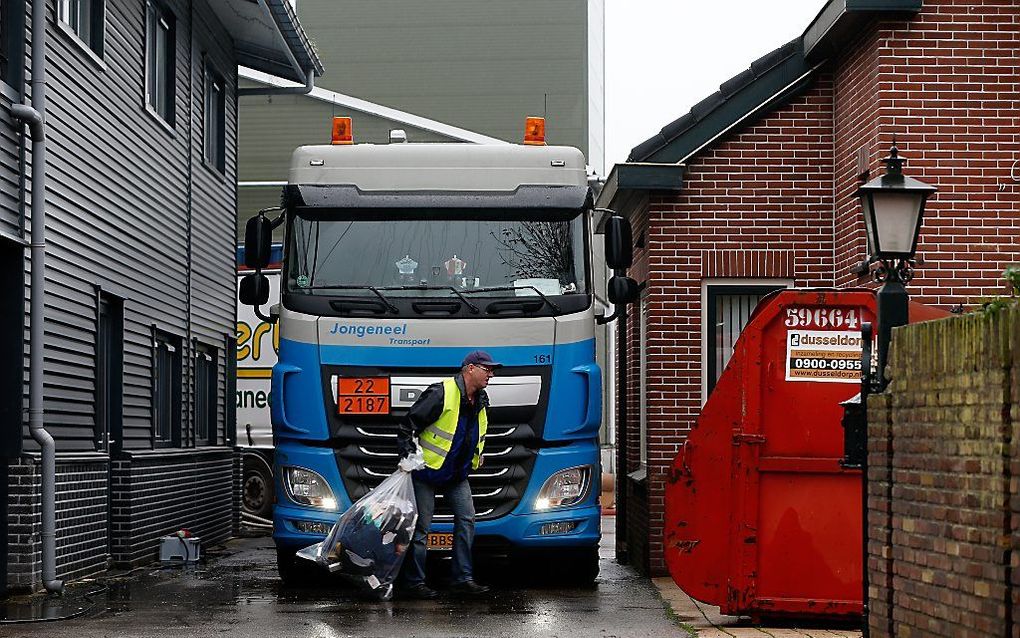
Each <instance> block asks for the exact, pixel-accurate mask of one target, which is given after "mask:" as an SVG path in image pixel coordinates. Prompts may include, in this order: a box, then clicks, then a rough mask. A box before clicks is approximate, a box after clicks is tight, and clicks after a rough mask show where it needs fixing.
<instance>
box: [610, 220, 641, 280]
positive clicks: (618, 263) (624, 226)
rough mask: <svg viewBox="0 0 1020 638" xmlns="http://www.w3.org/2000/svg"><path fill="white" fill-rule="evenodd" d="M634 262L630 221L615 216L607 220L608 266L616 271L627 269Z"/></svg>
mask: <svg viewBox="0 0 1020 638" xmlns="http://www.w3.org/2000/svg"><path fill="white" fill-rule="evenodd" d="M633 260H634V250H633V240H632V238H631V230H630V221H628V220H627V219H624V218H623V217H620V216H619V215H613V216H612V217H610V218H609V219H607V220H606V265H607V266H609V267H610V268H612V269H614V270H619V269H627V268H630V264H631V262H632V261H633Z"/></svg>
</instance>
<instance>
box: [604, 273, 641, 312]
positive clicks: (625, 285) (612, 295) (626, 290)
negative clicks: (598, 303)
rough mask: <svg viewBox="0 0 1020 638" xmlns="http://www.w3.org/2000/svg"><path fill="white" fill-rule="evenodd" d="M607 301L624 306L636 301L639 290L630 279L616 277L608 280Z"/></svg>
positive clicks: (635, 283)
mask: <svg viewBox="0 0 1020 638" xmlns="http://www.w3.org/2000/svg"><path fill="white" fill-rule="evenodd" d="M606 292H607V293H608V294H609V301H611V302H613V303H614V304H618V305H626V304H629V303H634V302H635V301H637V298H638V294H639V290H638V285H637V282H636V281H634V280H633V279H631V278H630V277H621V276H620V275H616V276H615V277H612V278H610V279H609V289H608V290H607V291H606Z"/></svg>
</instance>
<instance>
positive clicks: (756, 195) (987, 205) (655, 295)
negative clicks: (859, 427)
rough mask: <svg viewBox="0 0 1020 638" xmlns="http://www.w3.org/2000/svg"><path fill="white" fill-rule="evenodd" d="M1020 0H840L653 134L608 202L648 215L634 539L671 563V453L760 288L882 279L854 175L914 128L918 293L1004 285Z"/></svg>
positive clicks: (638, 217) (625, 392)
mask: <svg viewBox="0 0 1020 638" xmlns="http://www.w3.org/2000/svg"><path fill="white" fill-rule="evenodd" d="M1018 59H1020V6H1018V5H1017V4H1016V2H1015V1H1014V0H985V1H970V2H961V1H960V0H925V1H924V2H921V0H885V1H884V2H867V3H861V2H855V1H854V0H829V1H828V2H826V3H825V4H824V6H823V7H821V11H820V12H819V14H818V15H817V17H816V18H815V19H814V20H813V21H812V22H811V23H810V24H809V25H808V26H807V28H806V29H805V31H804V33H803V35H802V36H800V37H799V38H797V39H796V40H794V41H792V42H790V43H788V44H786V45H784V46H782V47H780V48H779V49H777V50H775V51H773V52H772V53H769V54H768V55H766V56H764V57H762V58H761V59H759V60H757V61H756V62H754V63H753V64H752V65H751V67H750V68H749V69H748V70H746V71H744V72H743V73H741V74H739V75H737V76H736V77H734V78H732V79H730V80H728V81H726V82H725V83H723V84H722V85H721V87H720V90H719V91H718V92H717V93H715V94H713V95H711V96H709V97H708V98H706V99H705V100H703V101H702V102H700V103H698V104H697V105H696V106H694V108H693V109H691V111H690V112H689V113H688V114H686V115H684V116H683V117H681V118H680V119H678V120H676V121H675V122H672V123H670V124H668V125H666V126H665V127H663V128H662V130H661V132H660V133H659V134H658V135H656V136H655V137H653V138H652V139H650V140H648V141H646V142H644V143H642V144H641V145H639V146H638V147H636V148H635V149H634V150H633V151H632V152H631V155H630V157H629V158H628V162H627V163H625V164H620V165H617V166H616V167H615V168H614V169H613V171H612V173H611V174H610V176H609V178H608V180H607V184H606V187H605V189H604V190H603V192H602V193H601V195H600V197H599V202H598V205H599V206H602V207H607V208H612V209H614V210H617V211H619V212H620V213H621V214H623V215H625V216H626V217H628V218H629V219H630V220H631V222H632V224H633V226H634V238H635V265H634V267H633V268H632V269H631V275H632V276H633V277H635V279H637V281H638V282H639V284H641V285H642V293H641V298H640V301H639V303H637V304H635V305H634V306H633V308H632V310H631V312H630V313H629V316H628V317H627V318H626V320H625V321H623V322H621V326H620V343H621V344H625V347H624V348H622V349H621V350H620V351H619V353H618V354H619V355H620V360H621V367H623V368H624V372H625V374H621V375H620V383H621V386H620V388H619V391H620V392H621V396H626V397H627V401H626V403H625V404H622V405H621V406H620V408H619V411H620V414H619V415H618V417H619V421H618V427H617V435H618V439H617V440H618V441H620V442H622V445H621V448H622V451H621V457H624V458H625V463H623V464H622V466H621V468H620V471H619V473H618V476H620V477H621V478H620V484H619V485H618V487H617V489H618V494H619V496H618V507H619V509H618V515H619V516H620V519H621V520H619V521H618V529H619V532H618V552H620V553H621V555H623V556H625V557H626V558H627V559H628V560H629V561H630V562H632V563H634V564H636V565H638V566H639V567H642V568H644V569H647V570H648V571H649V572H651V573H653V574H662V573H665V567H664V563H663V546H662V540H661V538H662V516H663V499H664V485H665V472H666V470H667V468H668V466H669V464H670V462H671V460H672V458H673V456H674V455H675V454H676V452H677V449H678V446H679V444H680V443H681V442H682V441H683V440H684V438H685V437H686V434H687V432H689V431H690V428H691V427H692V426H693V424H694V422H695V420H696V418H697V416H698V413H699V411H700V409H701V406H702V405H703V404H704V402H705V400H706V398H707V396H708V393H709V392H711V390H712V386H713V384H714V383H715V380H716V379H717V378H718V375H719V374H720V372H721V371H722V370H723V369H724V367H725V364H726V361H727V360H728V357H729V354H730V353H731V352H732V344H733V342H734V341H735V340H736V337H737V336H738V335H739V333H740V330H741V328H742V327H743V325H744V323H745V322H746V320H747V317H748V315H749V314H750V312H751V311H752V310H753V308H754V306H755V304H756V302H757V300H758V299H760V298H761V296H762V295H764V294H767V292H769V291H770V290H773V289H775V288H778V287H788V286H797V287H811V286H839V287H845V286H857V285H862V284H865V283H867V282H868V281H869V277H868V274H867V266H866V263H865V260H866V258H867V249H866V245H865V238H864V223H863V218H862V215H861V212H860V205H859V203H858V200H857V198H856V197H854V192H855V190H856V188H857V186H858V184H859V183H860V180H861V179H862V178H867V177H868V176H869V173H870V176H872V177H873V176H874V175H876V174H878V173H879V172H881V163H880V160H881V158H883V157H884V156H885V155H886V154H887V152H888V149H889V147H890V146H891V145H892V143H893V140H894V139H895V141H896V144H897V145H898V147H899V149H900V152H901V155H903V156H905V157H906V158H907V159H908V163H907V165H906V167H905V169H904V170H905V172H906V173H907V174H909V175H910V176H912V177H916V178H918V179H921V180H923V181H925V182H927V183H929V184H932V185H935V186H937V187H938V189H939V191H938V193H937V194H936V195H935V196H934V197H933V198H932V199H930V200H929V202H928V206H927V208H926V214H925V220H924V225H923V227H922V230H921V238H920V243H919V246H918V253H917V257H918V267H917V272H916V277H915V279H914V281H913V282H911V284H910V285H909V290H910V294H911V296H912V298H913V299H914V300H917V301H922V302H924V303H928V304H933V305H937V306H939V307H943V308H946V309H949V308H952V307H955V306H957V305H958V304H964V305H966V304H968V303H969V302H970V301H971V300H973V299H974V298H975V297H977V296H980V295H983V294H993V293H999V292H1001V291H1002V290H1003V283H1002V279H1001V274H1002V271H1003V270H1004V269H1005V268H1006V267H1007V266H1008V265H1011V264H1016V263H1018V262H1020V241H1018V240H1020V195H1018V193H1020V172H1018V170H1017V167H1018V166H1020V154H1018V151H1020V148H1018V147H1020V119H1018V115H1020V111H1018V107H1020V103H1018V99H1020V62H1018Z"/></svg>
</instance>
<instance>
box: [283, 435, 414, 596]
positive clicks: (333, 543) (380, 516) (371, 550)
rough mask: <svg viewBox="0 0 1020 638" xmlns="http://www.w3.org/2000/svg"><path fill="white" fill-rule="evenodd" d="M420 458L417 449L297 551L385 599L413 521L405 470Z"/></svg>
mask: <svg viewBox="0 0 1020 638" xmlns="http://www.w3.org/2000/svg"><path fill="white" fill-rule="evenodd" d="M416 457H417V458H416ZM420 457H421V453H420V452H418V453H417V454H416V455H412V456H411V457H409V458H408V459H404V460H403V461H401V465H400V469H398V470H397V471H396V472H394V473H393V474H391V475H390V476H388V477H387V478H386V479H384V480H383V482H382V483H380V484H379V486H378V487H376V488H375V489H374V490H372V491H371V492H369V493H368V494H366V495H365V496H363V497H361V499H359V500H358V502H356V503H355V504H354V505H352V506H351V508H350V509H349V510H347V511H346V512H344V513H343V514H341V515H340V518H339V519H338V520H337V522H336V523H335V524H334V525H333V529H331V530H330V532H329V534H327V535H326V539H325V540H323V541H322V542H321V543H316V544H315V545H311V546H309V547H306V548H304V549H302V550H301V551H299V552H298V553H297V555H298V556H299V557H301V558H304V559H307V560H312V561H315V562H316V563H317V564H319V565H320V566H322V567H324V568H326V569H328V570H329V571H330V572H332V573H341V574H343V575H344V576H346V577H347V578H349V579H350V580H352V581H354V583H355V584H357V585H359V586H361V587H363V588H365V589H367V590H369V591H371V592H373V593H374V594H375V595H376V596H378V597H379V598H381V599H383V600H388V599H389V598H391V597H392V595H393V581H395V580H396V578H397V574H398V573H399V572H400V566H401V564H402V563H403V561H404V556H405V555H406V554H407V550H408V548H409V547H410V544H411V536H412V535H413V534H414V524H415V522H416V521H417V520H418V508H417V505H416V504H415V500H414V486H413V485H412V482H411V472H412V471H413V470H415V469H418V468H419V467H421V466H422V465H424V464H423V463H422V462H421V460H420Z"/></svg>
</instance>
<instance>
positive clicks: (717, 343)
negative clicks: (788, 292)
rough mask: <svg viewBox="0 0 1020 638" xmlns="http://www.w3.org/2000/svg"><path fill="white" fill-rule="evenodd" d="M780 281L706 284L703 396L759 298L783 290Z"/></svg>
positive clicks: (717, 377) (716, 376)
mask: <svg viewBox="0 0 1020 638" xmlns="http://www.w3.org/2000/svg"><path fill="white" fill-rule="evenodd" d="M785 287H786V286H785V285H783V284H765V285H725V284H720V285H709V286H708V296H707V300H706V306H707V307H706V310H707V315H708V317H707V330H706V336H707V340H708V341H707V347H706V362H705V363H706V368H707V375H706V376H707V379H706V380H707V392H706V393H705V397H706V398H707V397H708V394H709V393H711V392H712V388H714V387H715V384H716V381H718V380H719V376H720V375H721V374H722V372H723V370H725V369H726V364H727V363H729V360H730V357H732V356H733V347H734V345H736V343H737V337H739V336H740V333H741V332H742V331H743V330H744V326H746V325H747V320H748V319H750V317H751V313H752V312H754V309H755V307H756V306H757V305H758V302H759V301H761V300H762V297H764V296H765V295H767V294H769V293H771V292H773V291H776V290H782V289H783V288H785Z"/></svg>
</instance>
